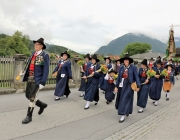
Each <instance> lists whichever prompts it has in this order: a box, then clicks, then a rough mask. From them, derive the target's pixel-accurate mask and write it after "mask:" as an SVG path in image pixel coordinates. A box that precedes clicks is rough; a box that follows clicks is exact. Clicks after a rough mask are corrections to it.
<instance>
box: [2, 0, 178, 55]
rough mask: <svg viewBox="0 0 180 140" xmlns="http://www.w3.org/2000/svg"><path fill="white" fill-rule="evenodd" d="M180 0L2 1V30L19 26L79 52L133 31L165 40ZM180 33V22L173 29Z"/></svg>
mask: <svg viewBox="0 0 180 140" xmlns="http://www.w3.org/2000/svg"><path fill="white" fill-rule="evenodd" d="M179 4H180V1H179V0H171V1H168V0H158V3H157V1H156V0H147V1H143V0H136V1H134V0H129V1H122V0H113V1H112V0H98V1H97V0H96V1H95V0H91V1H89V0H77V1H74V0H66V1H64V0H52V1H44V0H38V1H35V0H16V1H11V0H1V4H0V32H2V33H6V34H9V35H12V34H13V33H14V32H15V31H16V30H20V31H22V32H23V33H24V34H28V35H29V36H30V38H31V39H38V38H40V37H44V38H45V41H46V42H47V43H50V44H57V45H62V46H66V47H68V48H70V49H73V50H75V51H78V52H92V53H93V52H95V51H96V50H97V49H98V48H99V47H101V46H103V45H107V44H108V43H109V42H110V41H111V40H113V39H115V38H117V37H119V36H121V35H123V34H125V33H129V32H134V33H144V34H146V35H149V36H151V37H153V38H157V39H160V40H161V41H163V42H167V38H168V36H169V26H170V25H171V24H172V23H173V24H180V22H179V19H178V18H177V17H179V13H180V9H179ZM175 36H176V37H178V36H180V27H179V28H178V27H177V28H175Z"/></svg>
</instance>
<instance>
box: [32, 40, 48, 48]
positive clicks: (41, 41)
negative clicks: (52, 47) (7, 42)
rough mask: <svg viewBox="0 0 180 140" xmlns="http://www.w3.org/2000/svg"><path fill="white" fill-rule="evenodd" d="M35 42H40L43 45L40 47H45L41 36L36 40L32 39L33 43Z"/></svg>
mask: <svg viewBox="0 0 180 140" xmlns="http://www.w3.org/2000/svg"><path fill="white" fill-rule="evenodd" d="M36 42H38V43H40V44H42V45H43V48H42V49H46V45H45V44H44V39H43V38H40V39H38V40H37V41H36V40H33V43H36Z"/></svg>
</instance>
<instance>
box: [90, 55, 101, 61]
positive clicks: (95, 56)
mask: <svg viewBox="0 0 180 140" xmlns="http://www.w3.org/2000/svg"><path fill="white" fill-rule="evenodd" d="M91 59H95V60H96V62H99V59H98V58H97V55H96V54H93V55H92V56H91Z"/></svg>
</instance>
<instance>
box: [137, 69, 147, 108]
mask: <svg viewBox="0 0 180 140" xmlns="http://www.w3.org/2000/svg"><path fill="white" fill-rule="evenodd" d="M146 72H147V70H144V69H142V68H140V69H139V75H138V76H139V80H140V83H141V87H140V90H139V91H138V92H137V106H139V107H142V108H145V107H146V104H147V101H148V93H149V89H150V81H149V82H148V83H147V84H143V83H144V82H145V81H146V79H147V75H146Z"/></svg>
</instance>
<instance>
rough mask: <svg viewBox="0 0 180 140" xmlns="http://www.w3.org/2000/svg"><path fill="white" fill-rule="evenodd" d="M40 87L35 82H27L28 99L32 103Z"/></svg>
mask: <svg viewBox="0 0 180 140" xmlns="http://www.w3.org/2000/svg"><path fill="white" fill-rule="evenodd" d="M38 88H39V86H38V85H36V84H35V82H27V86H26V98H27V99H28V100H30V101H31V102H33V101H34V99H35V96H36V92H37V91H38Z"/></svg>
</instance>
